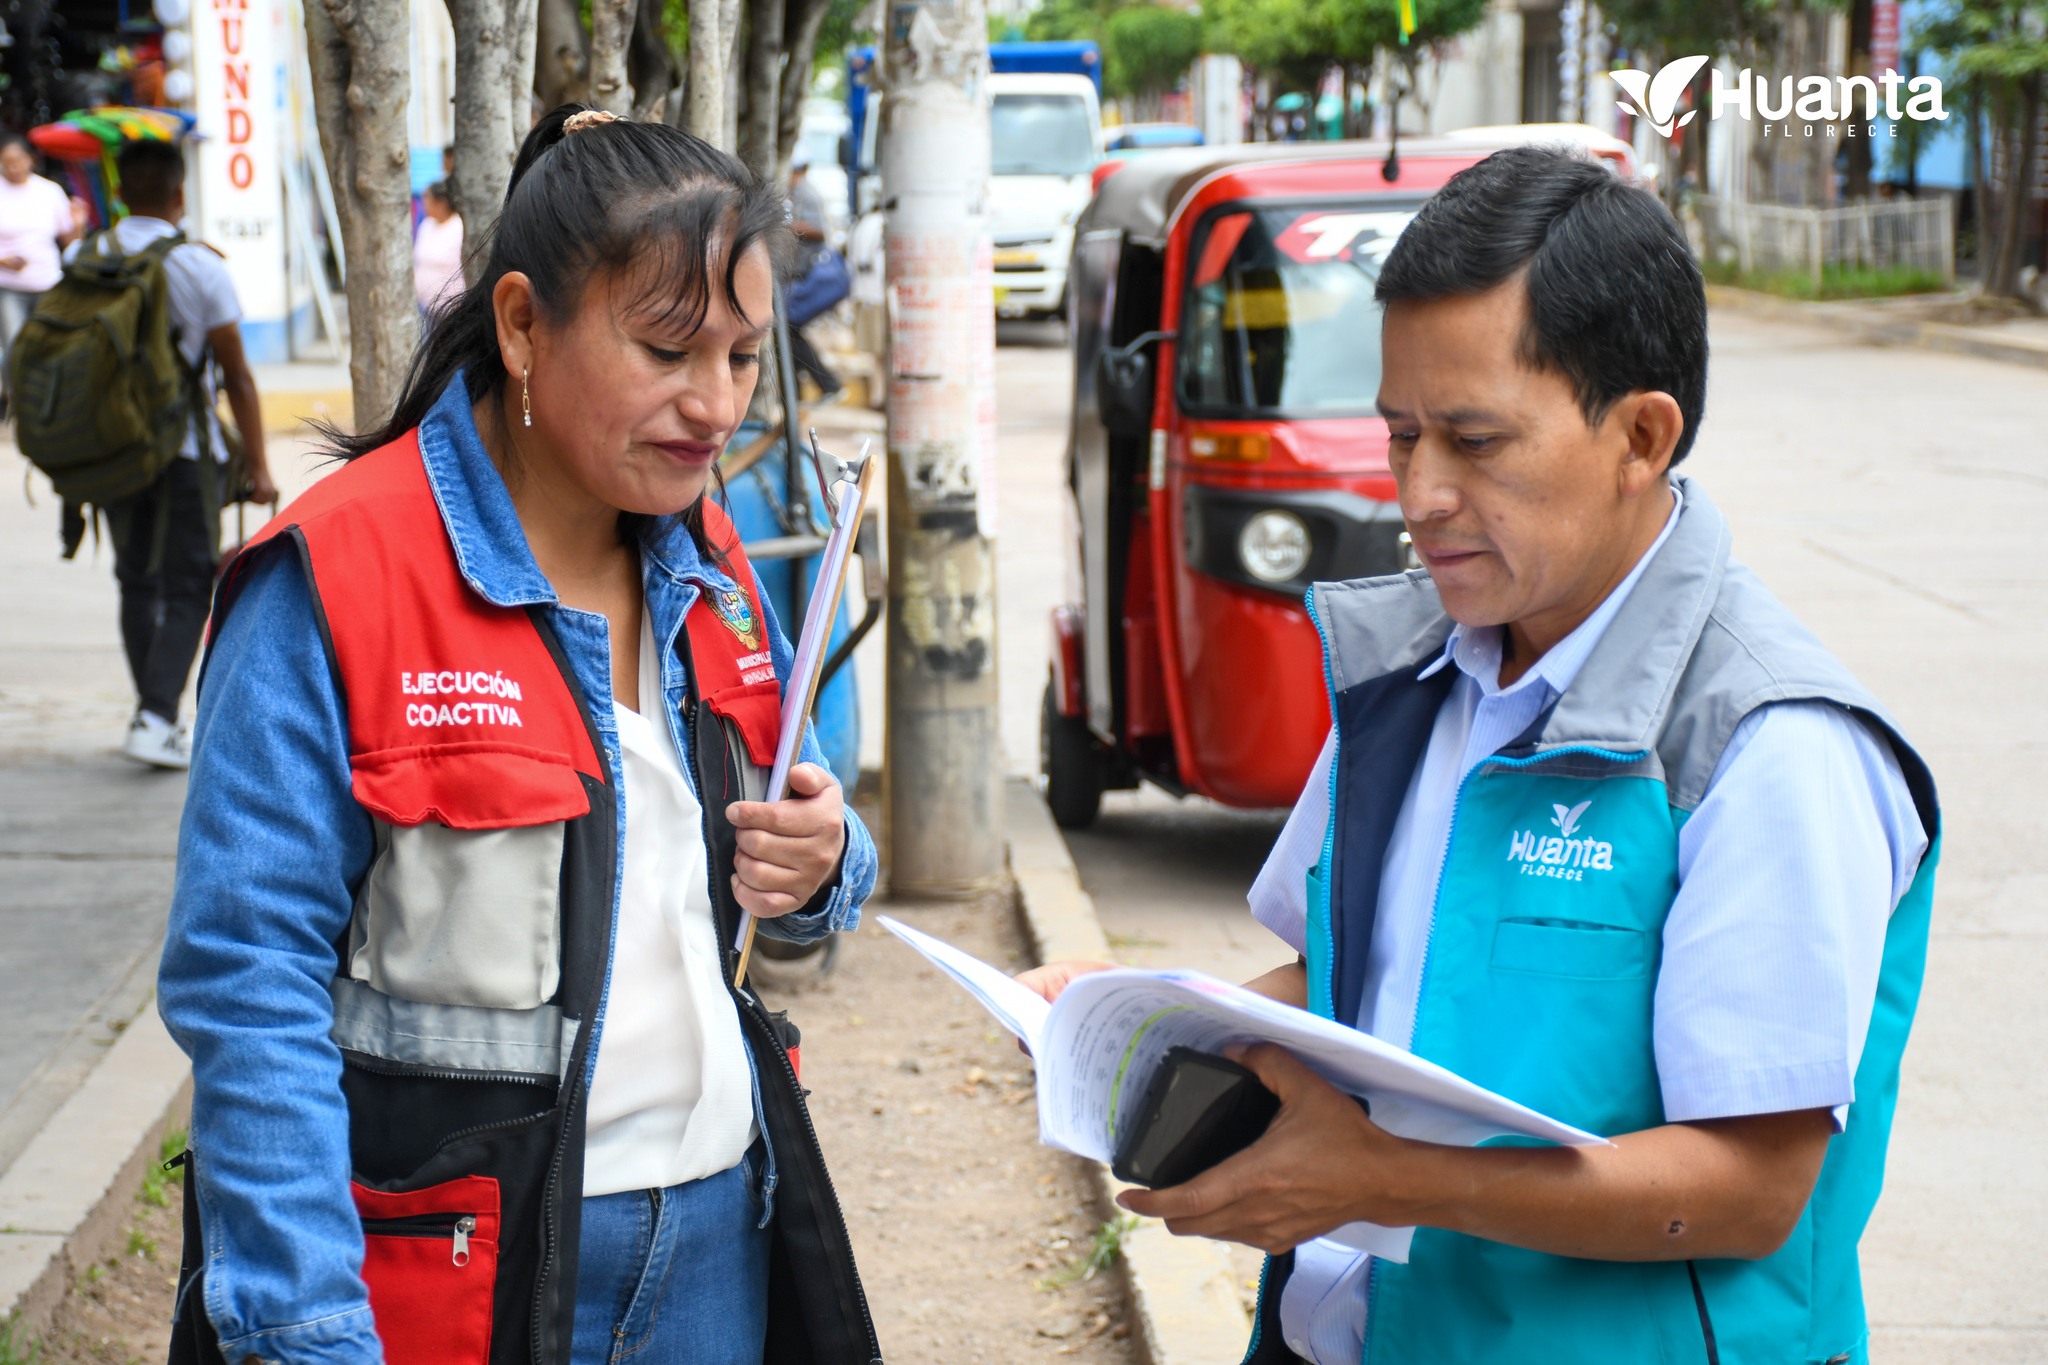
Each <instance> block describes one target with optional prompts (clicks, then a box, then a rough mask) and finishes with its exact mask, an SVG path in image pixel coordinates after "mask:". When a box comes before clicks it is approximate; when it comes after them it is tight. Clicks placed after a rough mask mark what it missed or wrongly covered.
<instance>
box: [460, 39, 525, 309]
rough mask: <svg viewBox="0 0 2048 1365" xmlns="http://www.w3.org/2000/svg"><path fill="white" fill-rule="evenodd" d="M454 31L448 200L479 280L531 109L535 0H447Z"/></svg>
mask: <svg viewBox="0 0 2048 1365" xmlns="http://www.w3.org/2000/svg"><path fill="white" fill-rule="evenodd" d="M448 17H449V18H450V19H451V20H452V21H454V24H455V174H454V177H453V179H452V183H451V184H450V185H449V187H448V188H449V193H450V195H451V196H452V197H453V198H454V200H455V211H456V212H457V213H459V214H461V215H462V231H463V242H464V244H465V246H466V247H468V248H469V249H468V250H466V251H465V253H464V254H465V260H464V261H463V275H464V277H465V278H466V279H467V280H468V281H469V282H470V283H472V284H474V283H475V282H476V278H477V276H478V275H479V274H481V273H482V271H483V267H484V259H485V256H484V253H483V252H482V251H480V250H476V249H475V248H476V247H478V246H480V245H481V244H482V243H484V242H485V241H486V240H487V239H488V237H489V233H490V230H491V227H492V225H493V224H495V223H496V222H497V221H498V210H499V209H501V208H502V207H504V204H505V187H506V186H507V185H508V184H509V183H510V182H511V179H512V162H513V161H514V159H515V158H517V156H518V155H519V143H520V141H521V140H522V139H523V138H525V136H526V130H527V127H528V126H529V124H530V119H529V118H528V113H529V111H530V110H531V108H532V104H533V93H532V92H533V66H534V60H533V49H534V23H535V3H534V0H448Z"/></svg>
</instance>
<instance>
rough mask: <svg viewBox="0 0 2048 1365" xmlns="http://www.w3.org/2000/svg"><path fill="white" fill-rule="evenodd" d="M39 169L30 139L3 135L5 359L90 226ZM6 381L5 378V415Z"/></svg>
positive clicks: (0, 215) (0, 319)
mask: <svg viewBox="0 0 2048 1365" xmlns="http://www.w3.org/2000/svg"><path fill="white" fill-rule="evenodd" d="M35 170H36V158H35V153H34V152H33V151H31V150H30V149H29V145H28V139H27V138H24V137H23V136H22V135H21V134H19V133H6V134H0V357H4V355H5V353H6V352H7V350H8V349H9V348H11V347H12V346H13V345H14V337H15V334H16V333H17V332H19V331H20V330H21V325H22V324H23V323H24V322H27V321H28V315H29V314H30V313H31V312H33V311H34V310H35V306H36V300H37V299H38V298H40V297H41V296H42V293H43V291H44V290H46V289H48V288H49V287H50V286H51V285H54V284H55V283H57V281H58V279H59V278H61V277H62V276H63V274H64V262H63V251H64V248H65V247H67V246H69V245H71V243H72V242H74V241H76V240H77V238H78V235H79V233H80V232H81V231H83V230H84V226H85V225H84V223H83V222H81V221H80V219H81V216H82V215H81V214H80V213H79V211H78V210H79V208H80V206H79V205H77V204H75V203H74V202H73V200H72V198H71V196H70V195H68V194H66V193H65V192H64V191H63V189H62V188H60V187H59V186H58V185H57V183H56V182H55V181H52V180H45V179H44V178H43V177H42V176H39V175H37V174H36V173H35ZM5 383H6V380H5V378H4V376H0V412H4V410H5V404H6V394H5V389H4V386H5Z"/></svg>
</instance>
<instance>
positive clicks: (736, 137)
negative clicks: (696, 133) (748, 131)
mask: <svg viewBox="0 0 2048 1365" xmlns="http://www.w3.org/2000/svg"><path fill="white" fill-rule="evenodd" d="M719 9H720V10H721V11H723V13H724V25H725V32H726V34H727V48H726V54H725V66H724V68H723V69H724V71H725V126H724V127H722V128H720V129H719V130H718V136H717V137H715V138H713V139H712V141H713V142H715V143H717V144H718V145H719V146H720V147H722V148H724V149H725V150H726V151H728V152H736V151H738V150H739V145H740V76H741V74H742V73H743V72H744V71H745V69H746V62H747V25H746V11H745V10H744V9H743V8H742V7H741V6H740V3H739V0H721V3H720V5H719Z"/></svg>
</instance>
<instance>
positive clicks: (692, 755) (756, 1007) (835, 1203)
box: [678, 594, 882, 1365]
mask: <svg viewBox="0 0 2048 1365" xmlns="http://www.w3.org/2000/svg"><path fill="white" fill-rule="evenodd" d="M701 597H702V595H701V594H699V600H701ZM695 605H696V603H695V602H692V603H691V606H692V607H694V606H695ZM687 614H688V612H687V610H686V611H685V615H686V616H687ZM683 629H687V627H684V628H683ZM678 638H679V639H680V638H686V637H685V636H684V635H683V634H682V631H681V630H679V631H678ZM690 662H691V663H692V665H694V659H692V660H691V661H690ZM690 690H691V694H692V695H694V694H695V691H696V678H695V670H694V667H692V670H691V682H690ZM690 719H691V721H692V724H691V725H690V733H689V734H687V735H685V736H683V738H685V739H686V740H688V741H689V742H688V743H687V744H683V745H680V746H678V747H679V750H680V752H681V753H682V755H683V762H684V764H685V765H686V766H687V767H688V769H689V773H690V778H691V780H692V781H693V782H694V783H695V784H696V787H697V806H698V810H699V812H700V815H701V817H702V820H703V824H704V852H705V869H704V870H705V879H706V880H707V881H709V882H710V883H711V887H710V890H711V905H712V910H713V915H712V919H713V922H714V924H715V923H716V921H717V918H718V917H717V913H716V911H717V907H718V905H719V904H720V901H719V886H718V879H717V873H718V869H717V868H716V867H715V866H713V863H714V861H715V860H714V858H713V857H712V850H713V849H714V848H716V847H717V845H716V843H715V842H714V840H713V831H712V828H711V803H710V801H709V800H707V799H706V797H705V790H706V789H705V786H704V774H703V771H702V767H701V765H700V764H699V763H698V761H697V734H696V725H695V720H696V719H697V718H696V717H690ZM721 734H722V735H723V737H724V745H723V747H724V749H725V751H726V755H727V758H728V759H731V758H732V755H733V753H734V746H733V743H732V737H731V736H730V734H726V733H725V732H723V731H721ZM742 752H744V751H742ZM734 779H735V785H736V786H738V787H739V789H740V790H741V791H742V792H744V791H745V790H746V783H745V782H744V781H742V780H740V779H739V776H738V774H737V773H736V774H734ZM725 894H726V896H727V897H728V898H730V897H731V894H732V891H731V888H730V887H727V888H726V889H725ZM734 908H735V909H738V910H739V913H740V914H742V915H744V914H746V913H747V912H746V911H745V909H743V908H740V907H738V906H735V907H734ZM718 932H719V938H720V940H721V941H720V945H719V947H720V953H719V959H720V964H721V971H720V974H721V975H722V976H724V978H725V990H726V994H727V995H730V996H731V997H732V999H733V1002H734V1004H735V1006H736V1007H737V1008H739V1009H742V1010H748V1011H750V1012H752V1014H753V1015H754V1018H755V1019H756V1020H757V1021H759V1023H760V1026H761V1030H762V1032H763V1033H764V1034H765V1035H766V1036H767V1038H768V1040H769V1041H770V1042H771V1043H773V1044H774V1046H773V1047H771V1048H770V1049H769V1051H770V1052H772V1053H774V1054H775V1058H776V1060H777V1061H778V1062H780V1063H781V1066H782V1075H783V1078H784V1079H785V1080H787V1081H788V1083H789V1087H790V1090H791V1092H792V1093H794V1094H795V1095H796V1096H797V1097H798V1098H797V1106H796V1107H797V1114H798V1116H799V1117H800V1118H801V1119H802V1120H803V1137H804V1139H805V1140H806V1141H807V1142H809V1143H810V1150H811V1154H812V1155H813V1156H814V1157H816V1158H817V1166H818V1171H819V1173H820V1174H821V1175H822V1176H823V1178H824V1184H825V1199H826V1202H827V1203H829V1204H830V1205H831V1208H832V1217H833V1218H834V1219H835V1220H836V1221H837V1222H838V1225H839V1226H840V1227H841V1228H842V1229H843V1228H844V1227H845V1226H846V1210H845V1208H844V1207H843V1206H842V1205H841V1204H840V1202H839V1190H838V1188H837V1187H836V1186H835V1185H834V1184H833V1183H832V1176H831V1173H830V1172H829V1171H827V1170H826V1169H825V1159H824V1154H825V1149H824V1146H823V1145H822V1144H821V1143H820V1142H819V1141H818V1130H817V1127H816V1126H815V1125H814V1124H813V1123H812V1122H811V1109H810V1105H808V1104H806V1103H805V1102H804V1100H803V1098H802V1097H803V1095H804V1093H805V1091H804V1088H803V1083H802V1082H801V1081H799V1080H798V1079H797V1074H796V1068H795V1067H793V1066H791V1065H790V1062H789V1050H788V1049H787V1048H785V1047H783V1046H782V1040H781V1037H780V1035H778V1034H777V1033H776V1031H775V1021H774V1020H772V1019H770V1018H769V1017H768V1007H767V1006H766V1005H764V1004H762V1003H761V998H760V996H759V995H758V994H756V993H752V992H746V991H742V990H740V989H739V988H738V987H736V986H734V985H733V981H732V972H733V969H734V968H735V967H736V966H737V965H738V961H737V958H736V956H735V952H734V949H733V947H732V940H731V939H730V938H728V937H727V936H726V933H725V930H724V928H723V926H719V930H718ZM767 1117H768V1114H767V1108H766V1106H765V1105H763V1106H762V1110H761V1113H760V1115H759V1118H760V1119H761V1140H762V1142H763V1144H764V1145H766V1146H767V1147H768V1149H769V1153H770V1157H771V1159H772V1157H773V1153H774V1144H773V1142H772V1140H771V1139H770V1138H769V1136H768V1123H767ZM850 1245H851V1244H850V1243H849V1247H850ZM853 1297H854V1300H855V1302H856V1303H858V1305H859V1306H860V1320H861V1325H862V1327H863V1328H864V1329H865V1330H866V1332H867V1338H868V1343H869V1348H870V1350H871V1351H873V1353H874V1360H873V1362H872V1365H881V1359H882V1357H881V1347H880V1337H879V1336H878V1335H877V1333H876V1331H875V1319H874V1315H873V1314H872V1313H870V1312H869V1311H868V1302H867V1294H866V1293H865V1292H862V1293H857V1294H855V1295H854V1296H853Z"/></svg>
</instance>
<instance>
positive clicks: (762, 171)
mask: <svg viewBox="0 0 2048 1365" xmlns="http://www.w3.org/2000/svg"><path fill="white" fill-rule="evenodd" d="M782 26H783V0H753V4H752V5H751V6H749V8H748V11H747V64H746V75H745V81H746V85H745V88H744V89H743V91H742V99H741V107H742V110H743V113H742V115H741V119H740V146H739V153H740V160H742V161H744V162H746V163H747V165H748V166H750V167H752V168H753V171H754V174H756V175H758V176H760V177H761V178H762V179H763V180H770V181H773V180H775V179H776V173H777V171H778V170H779V169H780V167H779V166H778V165H777V163H778V162H779V161H780V160H781V157H780V156H779V155H778V153H779V151H780V148H781V141H782V139H781V136H780V124H781V119H782ZM777 183H779V182H777Z"/></svg>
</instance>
